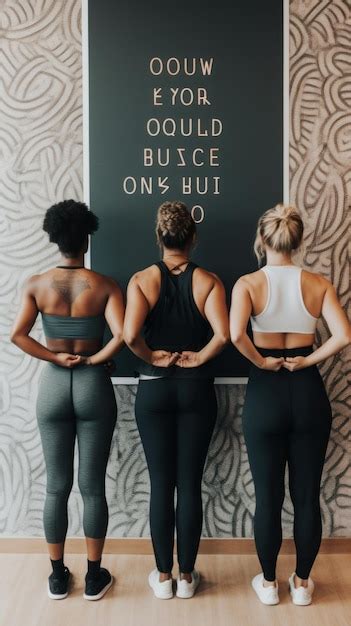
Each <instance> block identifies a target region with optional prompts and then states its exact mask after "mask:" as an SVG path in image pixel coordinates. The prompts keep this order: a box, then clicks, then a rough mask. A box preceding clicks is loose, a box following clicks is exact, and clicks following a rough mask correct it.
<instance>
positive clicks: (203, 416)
mask: <svg viewBox="0 0 351 626" xmlns="http://www.w3.org/2000/svg"><path fill="white" fill-rule="evenodd" d="M135 415H136V420H137V424H138V429H139V433H140V437H141V440H142V443H143V447H144V451H145V456H146V461H147V464H148V469H149V473H150V481H151V499H150V529H151V537H152V542H153V547H154V552H155V557H156V564H157V568H158V570H159V571H160V572H170V571H171V570H172V567H173V545H174V528H175V526H176V529H177V548H178V563H179V568H180V571H181V572H185V573H188V572H192V570H193V569H194V565H195V560H196V555H197V551H198V547H199V541H200V537H201V530H202V498H201V480H202V474H203V470H204V465H205V461H206V456H207V451H208V447H209V444H210V441H211V437H212V433H213V428H214V425H215V422H216V415H217V401H216V395H215V391H214V387H213V381H212V380H207V379H206V380H205V379H191V380H190V379H177V378H159V379H155V380H141V381H140V382H139V387H138V392H137V397H136V405H135ZM175 489H177V506H176V512H175V507H174V494H175Z"/></svg>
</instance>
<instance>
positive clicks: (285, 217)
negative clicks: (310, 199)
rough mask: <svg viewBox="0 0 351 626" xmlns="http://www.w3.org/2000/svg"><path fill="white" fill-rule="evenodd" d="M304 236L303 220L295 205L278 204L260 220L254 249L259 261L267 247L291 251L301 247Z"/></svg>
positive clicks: (280, 250) (278, 250)
mask: <svg viewBox="0 0 351 626" xmlns="http://www.w3.org/2000/svg"><path fill="white" fill-rule="evenodd" d="M302 237H303V221H302V219H301V216H300V214H299V212H298V210H297V209H296V208H295V207H294V206H290V205H285V204H277V205H276V206H275V207H274V208H273V209H269V210H268V211H266V212H265V213H263V215H262V216H261V217H260V219H259V220H258V225H257V232H256V239H255V243H254V251H255V254H256V256H257V259H258V261H259V263H260V262H261V260H262V259H263V258H264V256H265V248H266V247H268V248H271V249H272V250H275V252H285V253H290V252H292V251H293V250H296V249H297V248H299V246H300V244H301V241H302Z"/></svg>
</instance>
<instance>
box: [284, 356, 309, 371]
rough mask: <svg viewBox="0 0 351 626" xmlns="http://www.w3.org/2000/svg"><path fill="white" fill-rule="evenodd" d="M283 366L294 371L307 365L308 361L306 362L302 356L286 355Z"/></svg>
mask: <svg viewBox="0 0 351 626" xmlns="http://www.w3.org/2000/svg"><path fill="white" fill-rule="evenodd" d="M283 367H285V369H287V370H289V372H295V371H296V370H302V369H303V368H304V367H308V363H306V357H304V356H288V357H286V359H284V363H283Z"/></svg>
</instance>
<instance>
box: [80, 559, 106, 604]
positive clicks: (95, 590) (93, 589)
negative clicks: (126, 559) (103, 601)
mask: <svg viewBox="0 0 351 626" xmlns="http://www.w3.org/2000/svg"><path fill="white" fill-rule="evenodd" d="M112 583H113V576H111V574H110V572H109V571H108V570H107V569H105V568H104V567H100V574H99V576H98V578H89V577H88V574H86V576H85V593H84V594H83V598H84V599H85V600H100V598H102V597H103V596H104V595H105V593H106V592H107V591H108V590H109V588H110V587H111V586H112Z"/></svg>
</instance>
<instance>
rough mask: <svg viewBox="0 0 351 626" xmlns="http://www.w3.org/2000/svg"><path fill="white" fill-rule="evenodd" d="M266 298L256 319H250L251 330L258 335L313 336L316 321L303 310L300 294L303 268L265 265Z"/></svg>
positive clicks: (254, 316) (253, 317)
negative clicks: (290, 334)
mask: <svg viewBox="0 0 351 626" xmlns="http://www.w3.org/2000/svg"><path fill="white" fill-rule="evenodd" d="M262 270H263V272H264V273H265V275H266V279H267V286H268V297H267V302H266V306H265V307H264V309H263V311H262V312H261V313H259V314H258V315H252V316H251V318H250V319H251V328H252V330H254V331H256V332H260V333H301V334H305V335H307V334H313V333H314V332H315V329H316V324H317V321H318V319H317V318H316V317H313V315H311V313H309V312H308V311H307V309H306V307H305V303H304V301H303V296H302V290H301V274H302V268H301V267H297V266H296V265H265V266H264V267H262Z"/></svg>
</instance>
